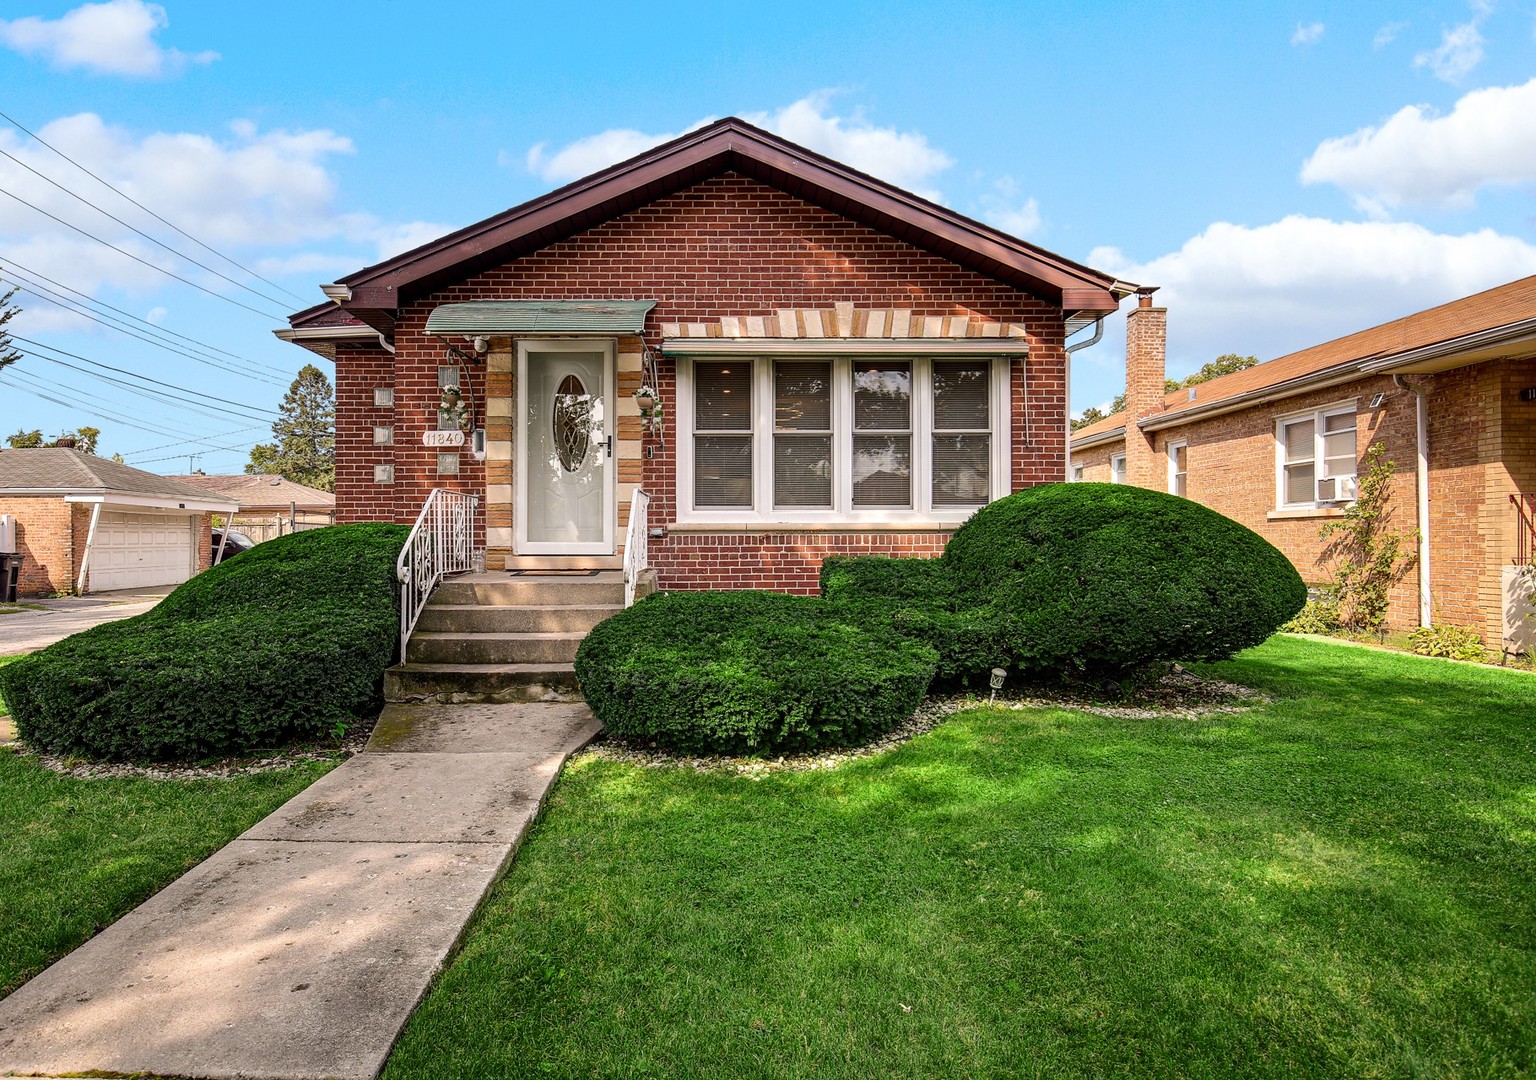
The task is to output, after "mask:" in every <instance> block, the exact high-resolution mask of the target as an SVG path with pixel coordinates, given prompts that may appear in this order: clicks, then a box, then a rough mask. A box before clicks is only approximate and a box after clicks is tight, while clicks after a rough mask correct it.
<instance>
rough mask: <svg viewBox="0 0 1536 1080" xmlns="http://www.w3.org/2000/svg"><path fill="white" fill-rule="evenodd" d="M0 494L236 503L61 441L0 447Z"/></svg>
mask: <svg viewBox="0 0 1536 1080" xmlns="http://www.w3.org/2000/svg"><path fill="white" fill-rule="evenodd" d="M0 494H5V495H84V496H100V497H103V498H100V499H95V500H92V501H105V502H111V503H119V504H122V505H127V506H133V505H143V506H164V505H165V504H166V503H174V504H175V508H176V509H181V510H199V511H201V510H214V511H230V512H233V511H234V509H235V504H234V503H233V502H231V501H230V500H229V499H228V498H227V497H219V496H214V495H212V494H211V493H210V492H206V491H202V490H200V489H198V488H195V487H193V486H192V485H190V484H183V483H181V482H180V481H178V480H172V479H171V478H170V477H168V476H159V475H157V474H155V473H152V472H145V471H144V470H143V469H135V468H134V467H133V466H131V465H123V464H121V463H120V462H116V461H111V460H108V459H107V458H100V457H96V456H95V455H94V454H87V453H85V452H83V451H80V450H73V449H69V448H67V447H62V446H41V447H37V448H34V449H27V450H0Z"/></svg>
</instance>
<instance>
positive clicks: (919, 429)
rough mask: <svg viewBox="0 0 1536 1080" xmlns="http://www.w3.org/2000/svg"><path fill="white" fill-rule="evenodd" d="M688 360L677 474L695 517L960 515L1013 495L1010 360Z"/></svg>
mask: <svg viewBox="0 0 1536 1080" xmlns="http://www.w3.org/2000/svg"><path fill="white" fill-rule="evenodd" d="M679 369H680V375H681V380H682V382H681V385H680V394H679V401H680V403H681V407H682V408H681V412H682V415H681V416H680V417H679V421H680V423H681V424H683V425H684V427H683V430H684V432H685V434H686V435H687V436H688V439H687V440H686V442H685V444H684V445H683V446H682V447H681V448H680V450H681V453H680V455H679V456H680V458H681V459H682V460H681V462H680V470H679V473H680V479H681V480H682V481H683V486H684V488H685V490H684V492H683V506H684V513H685V515H687V514H689V513H696V514H697V515H699V516H698V517H697V518H696V520H701V521H702V520H727V512H729V514H730V518H731V519H735V520H752V519H756V520H764V521H800V520H825V519H831V518H844V517H852V518H854V519H859V518H863V519H867V520H882V519H897V520H899V519H903V518H919V519H920V518H924V517H929V516H933V517H939V518H945V519H950V518H954V519H959V518H963V517H964V516H965V515H966V513H968V512H969V511H970V510H973V509H975V508H976V507H978V506H983V505H985V504H986V503H988V502H990V501H991V500H992V499H994V498H997V497H998V496H999V495H1003V494H1006V493H1007V488H1006V483H1007V473H1008V469H1007V459H1006V456H1005V455H1006V451H1007V427H1006V424H1007V414H1008V410H1007V408H1006V407H1005V402H1006V394H1007V371H1008V364H1007V361H1005V360H998V361H993V360H988V359H980V360H973V359H966V360H941V359H929V358H911V359H909V358H905V357H903V358H900V359H896V358H890V359H865V358H858V359H855V358H845V357H835V358H825V359H823V358H816V359H804V360H802V359H793V360H791V359H773V358H769V357H742V358H739V359H738V358H732V359H729V360H714V359H703V358H701V359H698V360H696V361H694V362H693V363H691V364H689V363H686V362H685V363H683V364H680V365H679ZM690 373H691V378H690ZM690 484H691V489H692V490H691V491H688V490H686V489H687V487H688V486H689V485H690Z"/></svg>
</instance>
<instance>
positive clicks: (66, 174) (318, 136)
mask: <svg viewBox="0 0 1536 1080" xmlns="http://www.w3.org/2000/svg"><path fill="white" fill-rule="evenodd" d="M39 134H40V135H41V137H42V138H43V139H44V140H46V141H47V142H49V143H50V144H52V145H53V146H55V147H58V148H59V149H60V150H61V151H63V152H64V153H65V154H67V155H69V156H70V157H71V158H74V159H75V160H76V161H78V162H80V163H81V164H83V165H85V166H86V167H87V168H88V169H90V170H91V171H92V172H94V173H96V175H98V176H100V177H102V178H104V179H106V180H107V181H108V182H110V183H111V184H112V185H113V186H115V187H116V188H118V189H119V190H121V191H123V192H126V193H127V194H129V195H131V196H132V197H133V198H135V199H137V200H138V201H139V202H141V203H143V204H144V205H146V206H149V207H153V208H154V209H155V210H157V211H158V212H160V213H162V214H164V215H165V216H166V217H167V218H169V219H170V220H172V221H174V222H175V223H176V224H177V225H178V226H180V227H181V228H183V229H185V230H186V231H187V232H189V233H191V234H192V235H193V236H196V237H198V238H199V239H200V240H202V241H204V242H205V243H208V244H210V245H212V246H213V247H214V248H216V249H218V250H220V251H224V252H226V253H228V254H231V255H233V256H234V257H236V258H239V259H240V260H241V261H242V262H246V263H247V265H252V262H251V260H260V259H272V260H276V261H277V262H284V261H287V262H289V263H292V264H293V265H294V266H295V267H297V266H301V265H303V263H304V262H305V260H306V259H309V258H310V256H308V255H306V254H305V253H304V251H303V250H302V249H303V248H305V247H307V246H309V245H318V244H324V245H326V246H332V247H343V248H347V247H350V248H352V249H353V250H354V251H357V249H361V253H357V254H352V255H338V256H336V257H335V258H334V259H332V260H330V265H335V264H337V263H338V262H339V265H340V268H341V269H342V270H346V269H352V268H355V267H356V266H358V265H359V264H361V263H364V262H369V261H373V260H375V259H376V258H379V257H382V256H384V255H386V254H392V253H394V252H397V251H400V250H403V249H405V248H407V247H411V246H414V245H415V244H418V243H420V242H422V241H423V240H425V239H430V238H431V237H432V236H436V235H440V234H441V233H443V232H446V231H448V230H447V228H446V227H444V226H439V225H431V224H427V223H420V222H417V223H410V224H404V225H398V224H389V223H385V222H381V221H380V220H379V219H378V218H376V217H374V216H373V215H371V214H366V213H358V212H346V211H343V210H341V209H339V208H338V207H337V205H336V201H337V198H336V195H337V193H336V180H335V177H334V176H333V175H332V173H331V171H330V168H329V164H330V161H331V159H333V158H334V157H335V156H337V155H340V154H348V153H351V152H352V143H351V141H350V140H349V139H347V138H345V137H344V136H341V135H338V134H336V133H335V132H332V131H326V130H315V131H282V130H275V131H263V130H260V129H258V128H257V127H256V126H255V125H254V124H251V123H249V122H246V121H237V122H235V123H233V124H231V125H230V128H229V131H228V133H227V134H225V135H223V136H221V137H213V136H209V135H203V134H194V133H187V132H155V133H153V134H150V135H146V136H138V135H135V134H133V133H130V132H128V131H126V130H124V129H122V128H118V127H113V126H110V125H108V124H106V123H105V122H103V120H102V119H101V118H100V117H99V116H96V115H95V114H93V113H81V114H79V115H76V116H69V117H64V118H62V119H59V120H55V121H53V122H51V123H49V124H47V125H46V126H44V127H43V128H42V129H41V130H40V131H39ZM0 149H3V150H5V151H6V152H7V153H9V154H12V155H14V156H15V157H16V158H18V159H20V160H21V161H23V162H25V163H26V164H27V165H29V166H31V167H32V168H34V169H36V170H38V171H39V172H41V173H44V174H46V175H48V176H51V177H54V178H55V179H56V180H57V181H58V182H59V183H61V184H63V185H65V186H66V187H69V188H71V189H73V190H75V191H78V192H79V193H80V194H81V195H83V196H85V197H87V198H89V199H90V200H91V201H93V202H96V203H98V204H100V205H102V206H104V207H106V208H107V209H109V210H110V211H111V212H112V213H113V214H115V215H117V216H118V217H120V218H122V219H123V220H124V221H128V222H131V223H132V224H134V225H136V226H138V227H139V228H141V229H143V230H144V231H145V232H148V233H150V234H151V235H154V236H157V237H159V238H160V239H162V240H164V241H165V242H166V243H168V244H170V245H171V246H173V247H176V248H178V249H180V250H182V251H186V252H187V253H188V254H189V255H191V256H192V257H193V258H196V259H198V261H200V262H205V263H207V264H208V265H210V266H215V267H218V268H220V269H221V270H222V271H223V272H226V273H231V274H232V275H233V276H238V274H236V273H235V272H234V271H232V270H230V269H229V268H228V267H227V266H225V265H223V264H221V263H218V262H213V261H210V260H211V259H213V256H211V255H209V254H207V253H206V252H202V251H200V250H198V249H196V248H194V247H193V245H192V244H191V243H190V242H188V241H186V240H184V239H182V238H181V237H178V236H176V235H175V234H173V233H171V232H170V230H168V229H166V228H165V227H164V226H163V225H161V224H160V223H158V222H156V221H155V220H154V219H152V218H150V217H149V216H148V215H146V214H144V213H143V212H141V211H139V210H138V209H137V208H135V207H134V206H132V205H131V204H129V203H126V202H124V201H122V200H120V199H118V198H117V197H116V196H114V195H112V194H111V193H110V192H108V191H107V190H106V189H104V188H101V187H98V186H97V185H95V184H94V183H93V182H92V181H91V180H89V179H88V178H86V177H85V176H83V175H82V174H80V173H78V172H75V171H73V170H71V169H69V168H67V167H65V166H62V165H61V164H60V161H59V159H58V158H57V157H55V156H54V155H53V154H51V153H50V152H48V151H47V150H45V149H44V148H43V147H41V146H40V145H39V144H38V143H36V142H33V141H32V140H30V139H27V138H24V137H22V136H20V135H19V134H16V133H12V132H5V133H0ZM0 190H4V191H6V192H10V193H12V194H14V195H16V196H18V197H19V198H21V199H25V200H26V201H28V202H30V203H33V204H34V205H36V206H38V207H40V208H42V209H44V210H46V211H47V212H49V213H52V214H54V215H57V216H58V217H59V218H62V219H63V220H65V221H68V222H71V223H73V224H75V225H77V226H79V227H80V228H82V229H84V230H86V231H88V232H90V233H93V234H94V235H96V236H99V237H101V238H102V239H103V240H107V241H109V242H111V243H113V244H115V245H117V246H118V247H120V248H123V249H125V250H127V251H130V252H132V253H133V254H134V255H137V256H138V257H139V258H142V259H144V260H146V261H148V262H150V263H152V264H154V265H156V266H161V267H164V268H166V269H168V270H174V271H176V272H177V273H179V274H181V275H182V276H183V277H189V278H191V279H193V280H197V281H203V282H205V283H206V284H208V285H209V287H212V288H215V289H217V290H219V291H226V290H228V289H229V288H230V287H229V286H228V285H227V283H224V282H220V281H218V280H217V279H214V278H212V277H210V276H208V275H206V274H204V272H203V271H201V270H198V269H197V268H195V267H192V266H190V265H187V264H186V263H184V262H182V261H181V260H179V259H177V258H176V257H175V256H173V255H171V254H169V253H168V252H166V251H165V250H164V249H162V248H159V247H156V246H155V245H153V244H151V243H150V242H148V241H146V240H144V239H143V238H141V237H139V236H137V235H135V234H134V233H133V232H132V231H131V230H129V229H127V228H125V227H124V226H122V225H119V224H117V223H115V222H113V221H111V220H109V219H107V218H106V217H103V216H102V215H101V214H99V213H97V212H96V211H94V210H92V209H90V208H89V207H87V206H86V205H84V204H83V203H81V202H79V201H78V200H75V199H72V198H70V197H69V196H67V195H66V194H64V193H63V192H61V191H60V190H59V189H58V188H56V187H53V186H52V185H50V184H48V183H47V182H46V181H44V180H42V179H40V178H39V177H37V176H35V175H33V174H32V173H29V172H26V171H25V170H23V169H22V168H20V167H19V166H17V165H16V164H14V163H12V162H11V161H9V160H4V159H0ZM296 249H297V250H296ZM0 251H3V252H4V253H5V255H6V257H7V258H9V259H14V260H15V261H16V262H17V263H20V264H22V265H24V266H28V267H30V268H32V269H33V270H35V271H37V272H38V273H41V274H46V275H48V276H49V277H53V278H56V279H57V280H59V281H63V282H65V283H67V284H69V285H70V286H71V287H73V288H76V289H80V290H81V291H83V292H87V293H90V294H92V295H95V294H97V293H98V292H100V291H101V290H102V289H103V288H108V287H111V288H118V289H123V290H127V291H128V292H130V293H135V294H142V293H147V292H150V291H153V290H154V289H157V288H159V287H161V286H163V285H165V284H166V283H167V279H166V278H165V277H164V276H163V275H161V274H157V273H155V272H154V271H153V270H151V269H150V268H148V267H146V266H143V265H141V264H139V263H136V262H134V261H132V260H130V259H128V258H126V257H124V256H123V255H121V254H119V253H117V252H114V251H112V250H111V249H110V248H108V247H105V246H102V245H101V244H96V243H93V242H91V241H90V240H88V239H86V238H85V237H83V236H80V235H79V234H77V233H74V232H71V231H70V230H68V229H66V228H65V227H63V226H61V225H59V224H57V223H56V222H54V221H51V220H49V219H48V218H46V217H44V216H43V215H42V214H39V213H38V212H36V211H34V210H31V209H28V208H27V207H25V206H23V205H21V204H20V203H18V202H16V201H14V200H12V199H0ZM295 260H297V262H295ZM323 261H324V260H323ZM0 265H3V264H0ZM268 265H272V264H268ZM263 273H267V274H268V276H270V272H269V271H267V270H263Z"/></svg>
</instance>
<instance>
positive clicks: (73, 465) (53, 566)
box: [0, 447, 237, 596]
mask: <svg viewBox="0 0 1536 1080" xmlns="http://www.w3.org/2000/svg"><path fill="white" fill-rule="evenodd" d="M236 506H237V504H236V503H235V502H234V501H232V500H230V499H227V498H223V497H219V496H210V493H209V492H206V491H203V490H201V489H199V488H195V487H192V486H191V485H188V484H182V483H180V482H178V481H176V480H172V479H170V478H169V477H165V476H157V475H155V474H154V473H149V472H144V471H143V470H142V469H135V468H132V467H130V466H128V465H121V464H119V463H118V462H115V461H109V460H107V459H106V458H99V457H95V456H93V455H91V454H86V453H82V452H81V451H79V450H73V449H67V448H64V447H42V448H38V449H34V450H0V515H9V516H10V517H12V518H13V519H14V522H15V536H16V547H17V550H18V551H19V552H20V554H21V556H22V559H23V561H22V567H21V578H20V580H19V582H18V588H17V592H18V595H20V596H53V595H57V594H60V593H85V592H112V591H115V590H122V589H150V588H156V587H160V586H165V585H179V584H181V583H182V582H183V581H186V580H187V579H188V578H190V577H191V576H192V575H194V574H196V573H198V572H199V571H202V570H205V569H207V567H208V562H209V538H208V530H209V515H210V514H225V515H229V514H233V513H234V512H235V509H236ZM0 535H3V534H0Z"/></svg>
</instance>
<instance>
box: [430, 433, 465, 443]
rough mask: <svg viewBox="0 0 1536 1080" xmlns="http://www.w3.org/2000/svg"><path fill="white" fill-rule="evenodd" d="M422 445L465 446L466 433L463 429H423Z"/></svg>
mask: <svg viewBox="0 0 1536 1080" xmlns="http://www.w3.org/2000/svg"><path fill="white" fill-rule="evenodd" d="M421 445H422V446H463V445H464V433H463V432H462V431H423V432H422V433H421Z"/></svg>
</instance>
